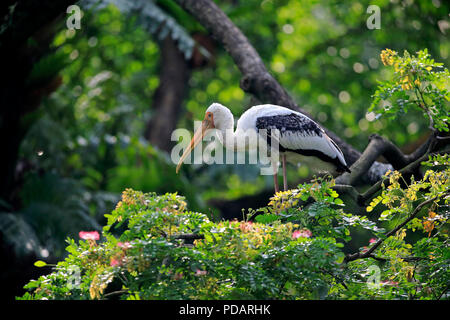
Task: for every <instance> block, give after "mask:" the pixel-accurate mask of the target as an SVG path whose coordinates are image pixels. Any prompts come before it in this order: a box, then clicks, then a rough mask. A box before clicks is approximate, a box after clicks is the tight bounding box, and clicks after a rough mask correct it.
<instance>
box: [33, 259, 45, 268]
mask: <svg viewBox="0 0 450 320" xmlns="http://www.w3.org/2000/svg"><path fill="white" fill-rule="evenodd" d="M46 265H47V262H45V261H42V260H38V261H36V262H35V263H34V266H35V267H38V268H42V267H45V266H46Z"/></svg>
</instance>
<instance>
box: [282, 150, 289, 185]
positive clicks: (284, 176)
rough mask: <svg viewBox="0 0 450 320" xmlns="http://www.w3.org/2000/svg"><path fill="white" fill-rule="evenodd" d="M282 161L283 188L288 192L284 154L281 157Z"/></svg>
mask: <svg viewBox="0 0 450 320" xmlns="http://www.w3.org/2000/svg"><path fill="white" fill-rule="evenodd" d="M281 159H282V162H281V165H282V166H283V188H284V191H286V190H287V189H288V185H287V178H286V154H283V155H282V156H281Z"/></svg>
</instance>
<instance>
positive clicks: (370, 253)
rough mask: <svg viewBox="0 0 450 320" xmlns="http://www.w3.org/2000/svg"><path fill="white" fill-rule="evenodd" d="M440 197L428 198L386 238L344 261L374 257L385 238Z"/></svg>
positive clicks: (390, 232) (390, 233) (388, 233)
mask: <svg viewBox="0 0 450 320" xmlns="http://www.w3.org/2000/svg"><path fill="white" fill-rule="evenodd" d="M437 198H438V196H436V197H433V198H431V199H428V200H426V201H424V202H422V203H420V204H419V205H418V206H417V207H416V208H415V209H414V211H413V212H412V213H411V214H410V215H409V217H408V218H407V219H405V221H403V222H402V223H400V224H399V225H398V226H397V227H395V228H394V229H392V230H391V231H389V232H387V233H386V234H385V238H380V239H378V240H377V242H375V243H374V244H373V246H371V247H370V248H369V250H367V251H365V252H356V253H353V254H350V255H347V256H346V257H345V259H344V262H350V261H353V260H357V259H364V258H369V257H372V258H373V257H374V255H373V252H374V251H375V250H376V249H377V248H378V247H379V246H380V245H381V244H382V243H383V242H384V240H386V239H387V238H389V237H390V236H392V235H393V234H395V233H396V232H397V231H399V230H400V229H401V228H403V227H404V226H405V225H406V224H407V223H408V222H410V221H411V220H412V219H414V217H415V216H416V215H417V214H418V213H419V212H420V210H422V208H423V207H424V206H426V205H428V204H430V203H432V202H434V201H435V200H436V199H437Z"/></svg>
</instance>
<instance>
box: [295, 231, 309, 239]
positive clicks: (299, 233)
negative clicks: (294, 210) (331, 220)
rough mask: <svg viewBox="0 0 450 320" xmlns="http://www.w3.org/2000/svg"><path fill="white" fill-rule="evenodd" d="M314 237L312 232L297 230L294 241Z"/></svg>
mask: <svg viewBox="0 0 450 320" xmlns="http://www.w3.org/2000/svg"><path fill="white" fill-rule="evenodd" d="M311 236H312V232H311V231H310V230H308V229H302V230H296V231H294V232H293V233H292V238H293V239H298V238H309V237H311Z"/></svg>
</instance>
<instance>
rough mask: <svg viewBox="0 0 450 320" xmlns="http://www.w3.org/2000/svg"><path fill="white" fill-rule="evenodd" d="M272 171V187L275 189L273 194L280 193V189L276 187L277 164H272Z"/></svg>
mask: <svg viewBox="0 0 450 320" xmlns="http://www.w3.org/2000/svg"><path fill="white" fill-rule="evenodd" d="M272 170H273V185H274V187H275V193H277V192H278V191H280V188H279V187H278V175H277V174H278V163H276V162H272Z"/></svg>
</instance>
